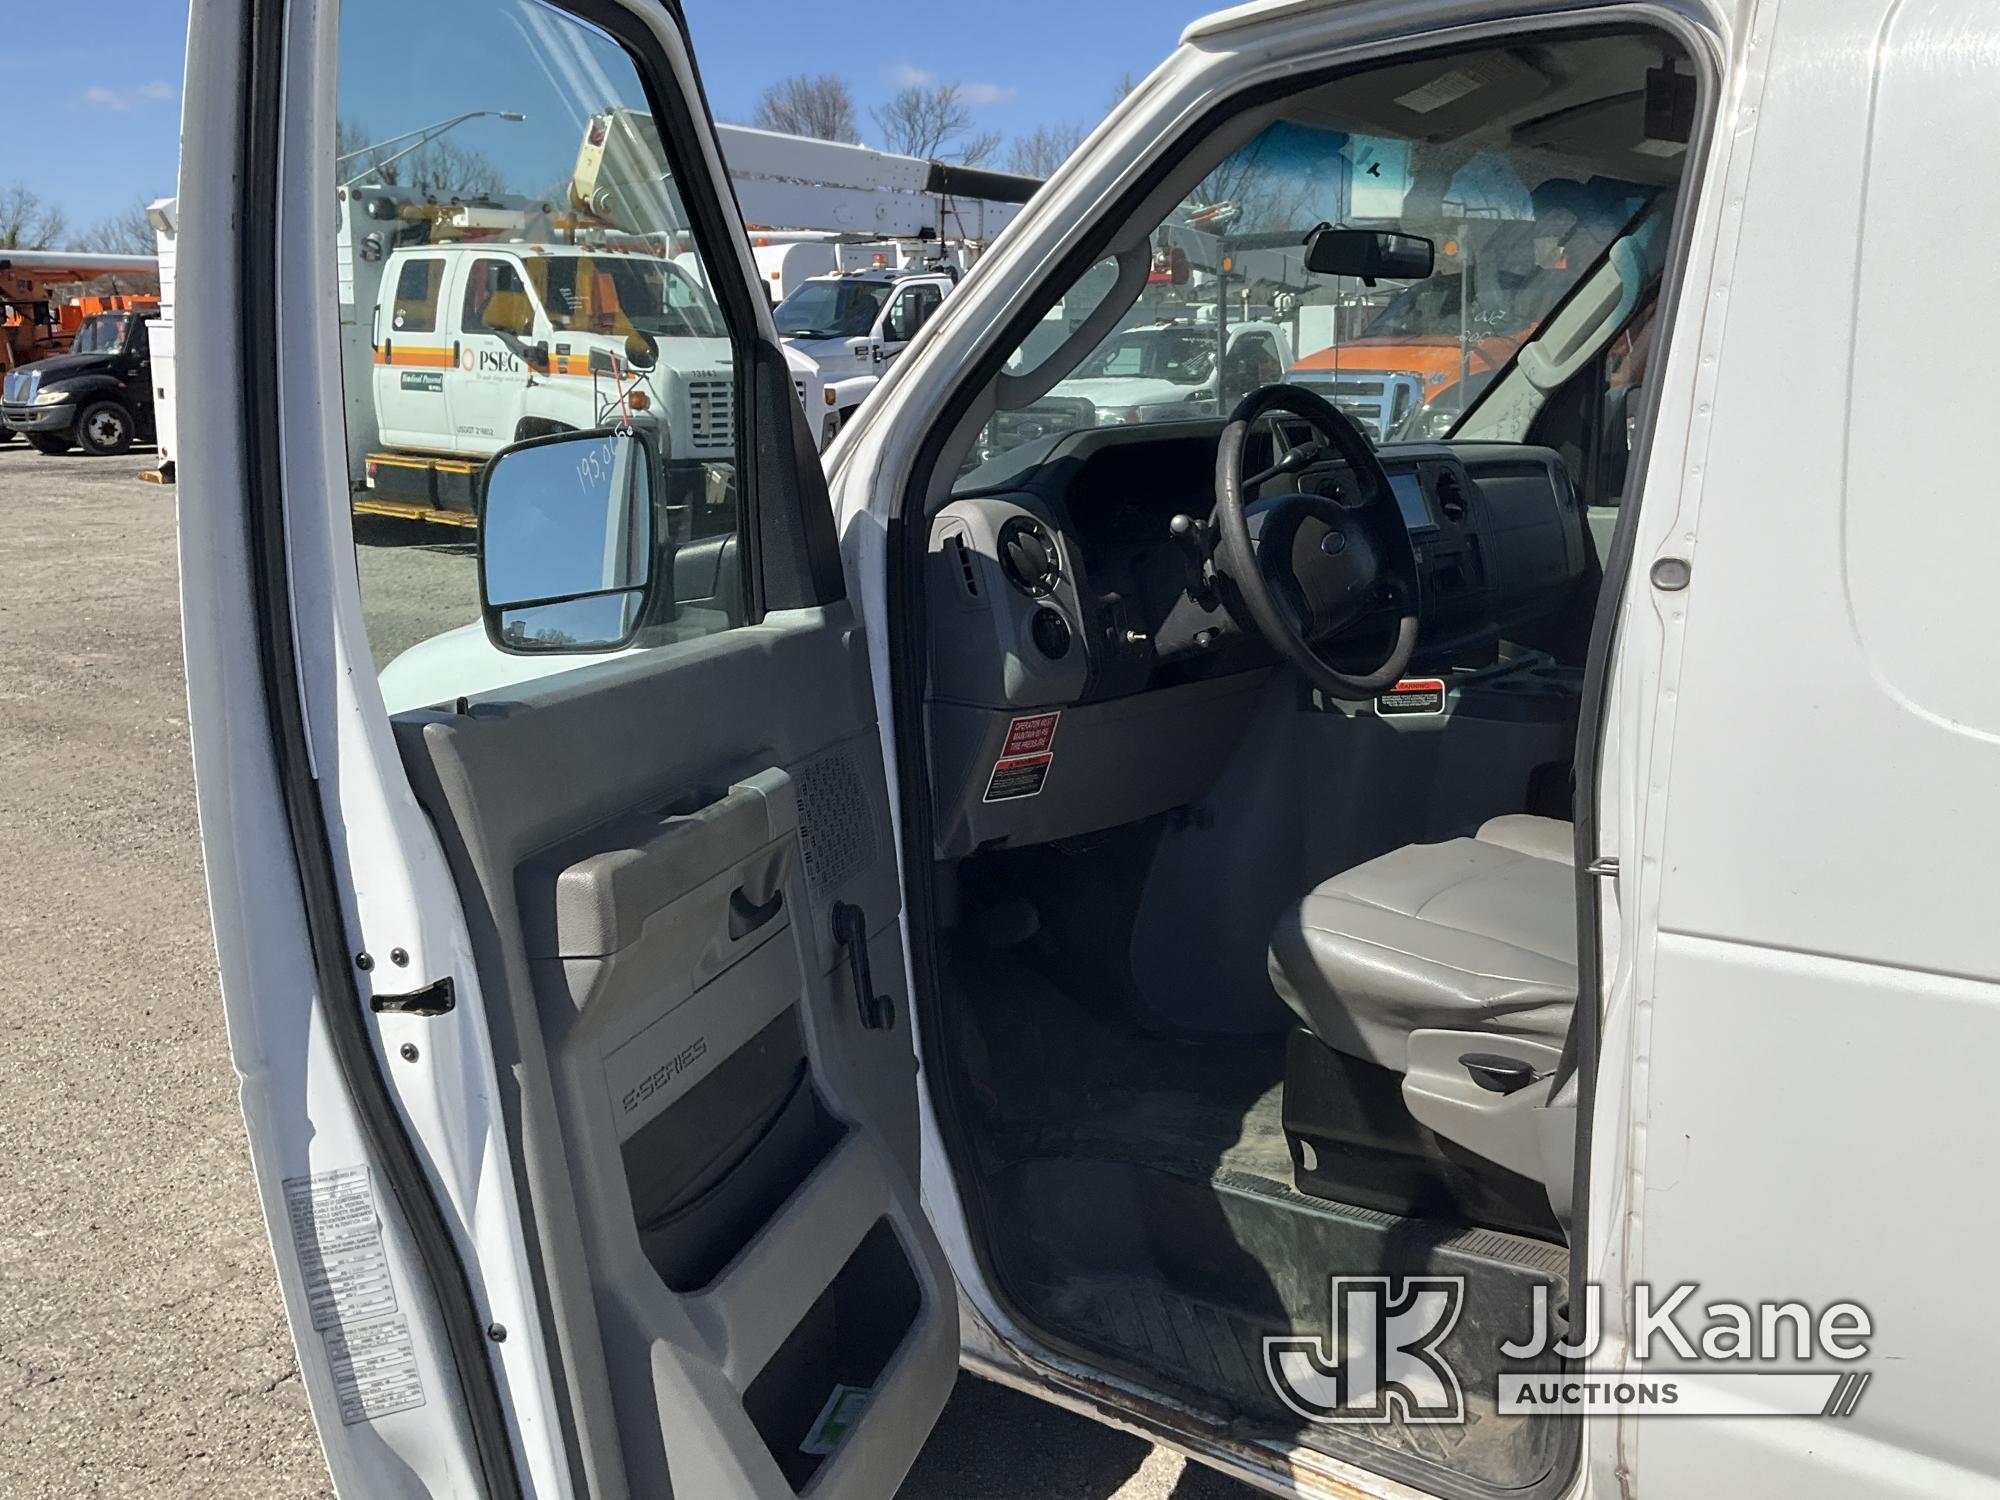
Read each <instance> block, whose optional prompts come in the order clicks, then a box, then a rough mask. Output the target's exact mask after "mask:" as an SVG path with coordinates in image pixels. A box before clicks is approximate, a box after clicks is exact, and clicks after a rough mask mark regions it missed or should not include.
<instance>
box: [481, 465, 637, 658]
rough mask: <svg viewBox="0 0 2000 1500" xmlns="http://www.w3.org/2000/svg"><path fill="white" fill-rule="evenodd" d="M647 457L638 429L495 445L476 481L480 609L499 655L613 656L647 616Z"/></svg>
mask: <svg viewBox="0 0 2000 1500" xmlns="http://www.w3.org/2000/svg"><path fill="white" fill-rule="evenodd" d="M653 469H654V464H653V456H652V451H651V449H650V448H649V447H648V446H647V443H646V439H645V438H644V437H642V436H641V435H639V434H638V433H636V432H631V431H626V432H613V431H609V430H606V431H599V432H560V433H557V434H555V435H554V436H553V437H543V438H531V439H529V440H528V441H527V442H525V443H516V444H515V445H514V446H513V447H511V448H503V449H501V450H500V452H498V453H496V454H495V455H494V456H493V458H492V460H491V462H489V463H488V464H487V465H486V470H485V472H484V473H483V474H482V475H481V476H480V484H479V602H480V609H481V613H482V614H483V616H484V617H485V621H486V635H487V639H489V640H491V641H492V642H493V644H494V645H495V646H497V647H499V648H500V649H501V650H502V651H506V652H510V653H512V654H514V655H532V654H535V653H538V652H545V651H615V650H617V649H618V648H619V647H621V646H624V645H627V644H629V643H630V642H631V640H632V637H633V635H634V634H635V633H636V632H637V630H638V628H639V625H640V623H641V622H642V621H643V620H644V619H645V618H646V610H647V605H648V603H649V602H650V600H651V595H652V589H653V574H654V552H653Z"/></svg>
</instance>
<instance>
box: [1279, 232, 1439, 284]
mask: <svg viewBox="0 0 2000 1500" xmlns="http://www.w3.org/2000/svg"><path fill="white" fill-rule="evenodd" d="M1436 252H1437V247H1436V246H1435V245H1434V244H1433V243H1432V242H1431V241H1429V240H1427V239H1425V238H1424V237H1423V236H1422V235H1420V234H1398V233H1396V232H1395V231H1393V230H1385V229H1335V228H1334V227H1333V226H1332V225H1331V224H1322V225H1320V226H1319V228H1317V229H1315V230H1314V231H1313V232H1312V233H1311V234H1309V235H1307V236H1306V269H1307V270H1308V271H1311V272H1313V273H1315V274H1316V275H1320V276H1359V277H1360V278H1361V284H1362V285H1363V286H1373V285H1375V282H1376V279H1377V278H1378V277H1383V276H1386V277H1388V278H1389V279H1390V280H1392V281H1421V280H1423V278H1424V277H1426V276H1428V275H1430V274H1431V265H1432V263H1433V261H1434V260H1435V257H1436Z"/></svg>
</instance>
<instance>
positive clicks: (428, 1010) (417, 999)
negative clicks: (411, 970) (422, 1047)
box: [368, 974, 458, 1016]
mask: <svg viewBox="0 0 2000 1500" xmlns="http://www.w3.org/2000/svg"><path fill="white" fill-rule="evenodd" d="M456 1004H458V997H457V995H455V994H454V993H453V991H452V983H451V976H450V975H449V974H447V975H445V977H444V978H442V979H440V980H439V981H438V982H437V983H436V984H427V985H425V986H424V987H423V988H422V989H420V990H411V991H410V992H409V993H408V994H407V995H370V996H369V997H368V1008H369V1009H370V1010H372V1011H375V1012H377V1013H378V1014H379V1013H381V1012H383V1011H388V1012H390V1013H392V1014H395V1015H399V1016H441V1015H443V1014H444V1013H445V1012H446V1011H448V1010H450V1009H451V1008H452V1007H453V1006H454V1005H456Z"/></svg>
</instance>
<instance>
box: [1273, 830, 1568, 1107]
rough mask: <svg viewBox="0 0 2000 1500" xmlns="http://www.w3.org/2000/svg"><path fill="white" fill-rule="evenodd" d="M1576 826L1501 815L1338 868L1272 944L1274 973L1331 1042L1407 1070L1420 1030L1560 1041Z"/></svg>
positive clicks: (1286, 995) (1282, 990)
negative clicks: (1470, 829)
mask: <svg viewBox="0 0 2000 1500" xmlns="http://www.w3.org/2000/svg"><path fill="white" fill-rule="evenodd" d="M1571 837H1572V830H1571V826H1570V825H1569V824H1568V823H1563V822H1559V821H1557V820H1555V819H1553V818H1532V817H1525V816H1510V817H1505V818H1495V819H1494V820H1493V821H1492V822H1490V823H1488V824H1486V825H1485V826H1484V827H1483V828H1481V829H1480V830H1479V832H1478V833H1477V834H1476V835H1474V836H1473V837H1472V838H1469V839H1452V840H1449V841H1448V842H1446V843H1442V844H1412V845H1410V846H1408V847H1407V848H1403V849H1397V850H1395V851H1394V852H1392V853H1389V854H1385V855H1383V856H1382V857H1381V858H1380V859H1371V860H1369V861H1368V862H1367V863H1366V864H1362V865H1356V866H1355V867H1354V868H1353V869H1351V870H1347V871H1344V872H1342V873H1341V874H1339V875H1336V876H1334V877H1333V878H1332V879H1331V880H1328V881H1326V882H1325V883H1324V884H1322V885H1320V886H1319V887H1317V888H1316V889H1315V890H1313V891H1312V892H1311V894H1309V895H1308V896H1307V897H1306V898H1305V900H1303V901H1301V902H1300V903H1299V904H1298V905H1297V906H1295V907H1293V908H1292V909H1291V910H1290V911H1289V912H1287V913H1286V914H1285V916H1284V917H1283V919H1281V920H1280V922H1279V923H1278V930H1277V933H1276V935H1275V936H1274V937H1273V938H1272V940H1271V955H1270V966H1271V982H1272V983H1273V984H1274V985H1275V986H1276V987H1277V991H1278V994H1279V995H1280V996H1281V997H1282V998H1283V999H1284V1001H1285V1003H1286V1004H1287V1005H1289V1006H1291V1008H1292V1009H1293V1010H1295V1011H1297V1012H1298V1014H1299V1017H1300V1019H1301V1020H1303V1021H1304V1022H1305V1023H1306V1025H1307V1026H1308V1027H1310V1028H1311V1029H1312V1031H1313V1033H1314V1034H1315V1035H1317V1036H1318V1037H1319V1038H1320V1040H1321V1041H1323V1042H1325V1043H1326V1044H1327V1045H1328V1046H1329V1047H1332V1048H1334V1049H1335V1050H1337V1051H1340V1052H1345V1053H1348V1054H1349V1055H1351V1056H1355V1057H1364V1058H1367V1059H1369V1060H1370V1061H1372V1062H1377V1063H1380V1064H1381V1065H1382V1066H1384V1067H1388V1068H1394V1069H1396V1070H1397V1071H1398V1072H1402V1071H1404V1070H1405V1069H1407V1067H1408V1065H1409V1064H1408V1049H1409V1038H1410V1033H1411V1032H1412V1031H1417V1030H1422V1029H1429V1028H1440V1029H1445V1030H1454V1031H1491V1032H1494V1033H1496V1034H1499V1035H1504V1036H1519V1037H1526V1038H1528V1039H1530V1040H1534V1041H1543V1042H1548V1043H1550V1044H1551V1045H1553V1046H1557V1047H1560V1046H1561V1045H1562V1043H1563V1036H1564V1033H1565V1032H1567V1031H1568V1029H1569V1020H1570V1013H1571V1012H1572V1011H1573V1010H1575V1008H1576V886H1575V874H1574V866H1573V856H1572V854H1571V847H1572V846H1571Z"/></svg>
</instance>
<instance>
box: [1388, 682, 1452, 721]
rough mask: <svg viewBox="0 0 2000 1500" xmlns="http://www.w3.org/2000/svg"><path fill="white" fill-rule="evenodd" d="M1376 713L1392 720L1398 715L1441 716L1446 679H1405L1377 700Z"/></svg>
mask: <svg viewBox="0 0 2000 1500" xmlns="http://www.w3.org/2000/svg"><path fill="white" fill-rule="evenodd" d="M1375 712H1376V713H1378V714H1381V715H1382V716H1383V717H1384V718H1390V719H1393V718H1395V717H1396V716H1397V715H1398V714H1441V713H1443V712H1444V679H1443V678H1441V677H1405V678H1404V679H1403V680H1402V681H1401V682H1399V683H1397V684H1396V685H1395V686H1394V687H1392V688H1390V689H1389V691H1388V692H1386V693H1384V694H1382V695H1381V697H1379V698H1377V699H1376V700H1375Z"/></svg>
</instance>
